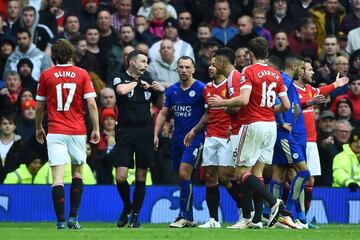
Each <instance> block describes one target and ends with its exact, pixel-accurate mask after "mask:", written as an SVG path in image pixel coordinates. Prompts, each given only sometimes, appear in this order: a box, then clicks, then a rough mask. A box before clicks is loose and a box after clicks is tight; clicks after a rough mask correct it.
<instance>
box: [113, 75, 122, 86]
mask: <svg viewBox="0 0 360 240" xmlns="http://www.w3.org/2000/svg"><path fill="white" fill-rule="evenodd" d="M119 83H121V78H119V77H116V78H114V80H113V85H117V84H119Z"/></svg>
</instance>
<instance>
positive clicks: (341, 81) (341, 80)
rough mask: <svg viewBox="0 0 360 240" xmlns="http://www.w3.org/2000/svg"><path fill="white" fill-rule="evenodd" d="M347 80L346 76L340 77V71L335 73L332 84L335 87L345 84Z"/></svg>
mask: <svg viewBox="0 0 360 240" xmlns="http://www.w3.org/2000/svg"><path fill="white" fill-rule="evenodd" d="M348 82H349V78H348V77H340V73H338V74H337V75H336V80H335V82H334V86H335V88H338V87H342V86H344V85H345V84H347V83H348Z"/></svg>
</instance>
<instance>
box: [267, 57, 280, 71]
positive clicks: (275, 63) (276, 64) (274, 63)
mask: <svg viewBox="0 0 360 240" xmlns="http://www.w3.org/2000/svg"><path fill="white" fill-rule="evenodd" d="M267 60H268V61H267V62H268V64H269V65H270V66H271V67H273V68H275V69H276V70H278V71H280V72H281V71H282V70H283V62H282V60H281V59H280V58H279V57H277V56H275V55H270V56H269V57H268V58H267Z"/></svg>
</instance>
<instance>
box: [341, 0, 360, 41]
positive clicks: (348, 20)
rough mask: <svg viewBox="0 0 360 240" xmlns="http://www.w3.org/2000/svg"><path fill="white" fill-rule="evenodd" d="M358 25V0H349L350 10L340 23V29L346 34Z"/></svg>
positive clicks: (359, 19) (359, 3) (359, 13)
mask: <svg viewBox="0 0 360 240" xmlns="http://www.w3.org/2000/svg"><path fill="white" fill-rule="evenodd" d="M358 27H360V1H359V0H352V1H351V10H350V11H349V12H348V13H347V14H346V16H345V17H344V19H343V20H342V23H341V30H343V31H344V32H345V33H346V34H347V33H348V32H350V31H351V30H353V29H355V28H358Z"/></svg>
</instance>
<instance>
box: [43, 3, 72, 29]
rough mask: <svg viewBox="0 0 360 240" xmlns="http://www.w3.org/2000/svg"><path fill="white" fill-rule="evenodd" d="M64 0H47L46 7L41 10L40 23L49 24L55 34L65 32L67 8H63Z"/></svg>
mask: <svg viewBox="0 0 360 240" xmlns="http://www.w3.org/2000/svg"><path fill="white" fill-rule="evenodd" d="M62 3H63V0H52V1H49V0H48V1H45V7H44V9H42V10H40V11H39V15H40V19H39V23H41V24H44V25H46V26H48V27H49V28H50V30H51V32H52V33H53V34H55V35H57V34H61V33H63V32H64V19H65V13H66V12H65V10H64V9H62V8H61V7H62Z"/></svg>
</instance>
